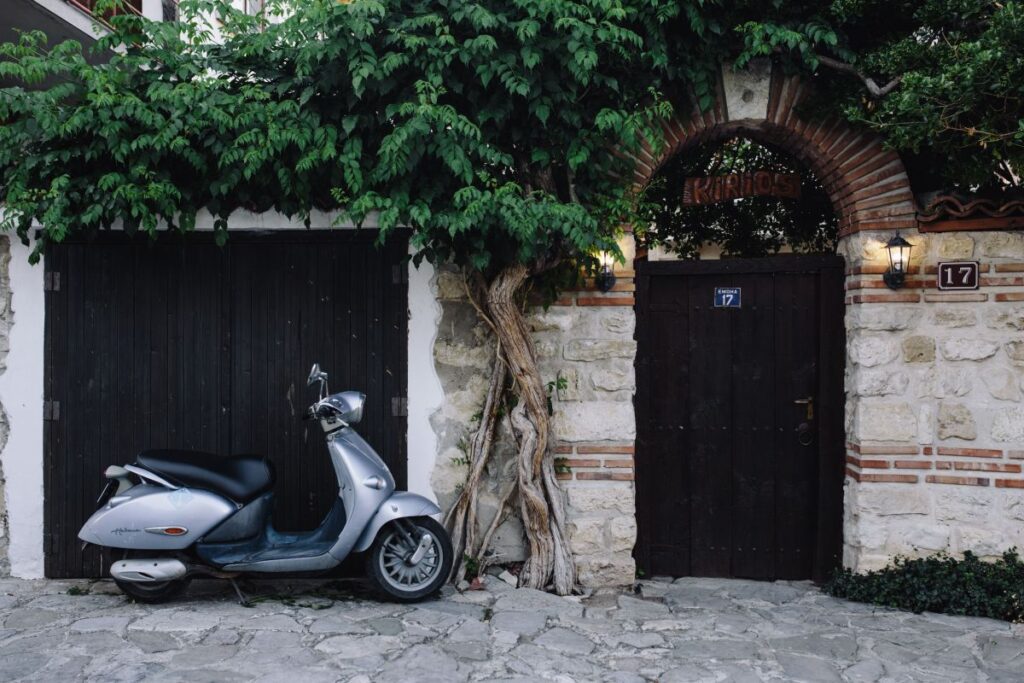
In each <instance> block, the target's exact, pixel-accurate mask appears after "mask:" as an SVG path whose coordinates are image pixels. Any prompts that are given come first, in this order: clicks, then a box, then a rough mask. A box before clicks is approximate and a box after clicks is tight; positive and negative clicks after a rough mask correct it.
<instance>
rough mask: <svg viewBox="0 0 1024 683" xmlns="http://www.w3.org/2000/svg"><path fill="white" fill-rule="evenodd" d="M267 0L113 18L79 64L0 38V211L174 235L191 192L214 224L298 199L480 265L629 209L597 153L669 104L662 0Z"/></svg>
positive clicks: (581, 244)
mask: <svg viewBox="0 0 1024 683" xmlns="http://www.w3.org/2000/svg"><path fill="white" fill-rule="evenodd" d="M278 4H280V5H281V6H282V7H286V9H287V12H286V14H287V16H286V18H284V19H283V20H282V21H281V22H280V23H276V22H270V23H268V24H266V25H263V24H262V23H261V22H259V21H255V20H253V18H252V17H247V16H245V15H244V14H241V13H239V12H238V11H236V10H234V9H233V8H232V7H230V4H229V3H227V2H223V1H221V0H185V1H184V2H182V4H181V10H182V13H183V15H184V18H185V19H186V21H185V22H183V23H180V24H165V23H151V22H146V21H142V20H138V19H132V21H131V22H126V23H124V24H123V25H122V24H119V23H118V22H115V29H116V31H122V30H123V31H124V32H123V33H117V32H116V31H115V34H114V35H112V36H111V37H109V38H107V39H104V41H103V43H102V46H103V47H105V48H109V47H111V46H114V45H117V44H118V41H122V40H125V38H126V37H127V36H131V41H129V42H128V44H131V45H132V48H131V49H129V50H127V51H124V52H111V53H108V55H107V56H108V57H109V59H108V61H107V62H106V63H104V64H102V65H98V66H97V65H93V64H90V63H89V61H87V60H86V59H85V57H84V56H83V54H82V52H81V47H80V46H78V45H75V44H71V43H65V44H61V45H59V46H56V47H53V48H47V47H46V46H45V45H44V39H43V37H42V36H40V35H35V34H32V35H27V36H24V37H22V39H21V41H20V42H19V43H17V44H13V45H6V46H3V47H0V55H2V60H0V73H2V74H3V76H4V77H5V79H7V80H8V81H11V82H14V83H17V84H20V85H21V86H22V87H14V88H8V89H6V90H4V91H2V96H0V118H2V120H4V122H5V124H4V125H3V126H2V127H0V187H2V191H3V201H4V203H5V204H6V206H7V209H8V212H7V214H6V216H7V221H6V225H7V226H8V227H10V228H14V229H17V230H18V231H19V233H20V234H21V235H22V236H26V234H27V231H28V229H29V227H30V226H31V225H32V221H33V220H40V221H41V222H42V223H43V225H44V229H45V233H44V236H45V238H46V239H53V240H60V239H64V238H65V237H66V236H67V235H68V234H69V233H70V232H71V231H75V230H81V231H93V230H99V229H104V228H109V227H112V226H115V225H119V224H122V223H123V222H124V223H127V224H130V225H138V226H139V228H140V229H142V230H146V231H150V232H152V231H155V230H156V229H157V227H158V226H159V225H162V224H166V225H171V226H175V227H176V228H177V229H182V230H187V229H190V228H191V227H192V226H193V225H194V217H195V215H196V214H197V213H198V212H199V211H200V210H203V209H208V210H210V211H211V212H212V213H213V214H214V215H215V216H216V217H217V218H216V231H217V239H218V240H223V239H226V238H227V236H228V227H229V225H230V223H229V221H228V217H229V216H230V215H231V213H232V212H233V211H235V210H237V209H247V210H252V211H266V210H272V209H273V210H277V211H281V212H283V213H285V214H288V215H299V216H306V215H308V214H309V212H310V211H311V210H313V209H315V208H316V209H336V210H340V211H341V212H342V213H344V214H346V215H347V216H349V217H351V218H352V219H353V220H356V221H358V222H362V221H367V222H371V221H372V222H374V223H375V224H376V225H377V226H378V227H379V228H380V230H381V231H382V232H385V233H386V232H387V231H389V230H392V229H394V228H396V227H398V226H411V227H412V228H413V229H414V230H415V231H416V232H415V235H414V239H413V242H414V243H415V244H417V245H419V246H420V247H421V249H422V255H423V256H424V257H426V258H429V259H432V260H445V259H454V260H456V261H457V262H459V263H462V264H465V265H470V266H472V267H475V268H479V269H488V268H496V267H500V266H502V265H504V264H507V263H510V262H514V261H521V262H527V263H532V262H533V261H535V260H538V259H544V260H550V259H551V257H552V255H554V256H556V257H561V258H569V259H572V258H576V257H581V258H586V257H587V254H588V252H590V251H592V250H593V249H595V248H612V249H614V241H613V237H614V234H615V233H616V231H617V230H619V228H620V225H622V223H623V222H629V221H631V220H633V218H634V217H635V214H634V213H633V212H632V209H631V208H630V207H632V202H631V201H630V200H629V197H628V195H627V192H628V188H627V187H624V186H623V184H622V183H621V181H620V180H619V178H621V177H623V176H625V175H626V174H627V173H628V172H629V170H630V169H629V165H630V162H629V161H628V159H627V158H626V155H621V154H618V155H617V154H615V153H613V151H614V150H615V148H616V147H619V148H621V149H622V150H623V151H626V152H628V151H630V149H631V148H633V147H637V146H639V145H640V144H641V141H642V140H643V139H644V138H645V136H646V134H645V132H644V131H645V129H646V128H651V127H652V125H653V118H652V117H656V116H659V115H665V114H666V113H667V112H669V111H670V107H668V106H667V104H666V103H665V102H664V101H663V99H662V98H660V96H659V95H657V93H658V92H659V90H660V88H659V87H658V85H659V83H660V81H661V79H663V78H664V77H665V75H666V74H667V71H666V68H665V65H666V64H667V63H668V57H667V55H668V47H667V42H666V37H665V35H663V27H664V26H665V22H666V21H668V20H669V19H670V18H671V17H672V16H674V15H675V13H676V9H675V2H674V0H644V1H643V2H638V1H636V0H584V1H573V0H531V1H530V2H508V1H507V0H503V1H499V0H483V1H471V0H447V1H446V2H445V3H444V4H443V5H439V4H438V3H437V2H436V1H432V0H355V1H354V2H352V3H350V4H348V5H342V4H339V3H337V2H334V0H314V1H312V2H302V3H286V2H285V3H278ZM210 18H216V19H217V21H218V22H219V24H220V32H221V36H222V39H223V42H222V44H215V43H213V42H211V40H210V37H211V36H212V35H213V33H214V29H213V26H212V25H211V24H210V23H208V22H209V20H210ZM44 82H45V83H54V85H44V86H43V87H37V88H33V89H27V88H26V87H24V86H30V85H37V84H39V83H44ZM652 93H653V95H652Z"/></svg>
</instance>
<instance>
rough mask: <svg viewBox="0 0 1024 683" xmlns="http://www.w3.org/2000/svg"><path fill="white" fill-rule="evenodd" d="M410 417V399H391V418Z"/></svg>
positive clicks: (400, 397)
mask: <svg viewBox="0 0 1024 683" xmlns="http://www.w3.org/2000/svg"><path fill="white" fill-rule="evenodd" d="M408 415H409V399H407V398H406V397H405V396H392V397H391V416H392V417H406V416H408Z"/></svg>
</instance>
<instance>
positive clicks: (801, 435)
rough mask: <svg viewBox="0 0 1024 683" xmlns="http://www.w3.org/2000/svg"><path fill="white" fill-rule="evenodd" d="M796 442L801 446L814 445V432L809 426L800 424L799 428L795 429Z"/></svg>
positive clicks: (804, 423) (803, 423)
mask: <svg viewBox="0 0 1024 683" xmlns="http://www.w3.org/2000/svg"><path fill="white" fill-rule="evenodd" d="M796 440H797V442H798V443H799V444H800V445H801V446H810V445H811V444H812V443H814V430H813V429H812V428H811V425H810V424H808V423H806V422H801V423H800V426H799V427H797V428H796Z"/></svg>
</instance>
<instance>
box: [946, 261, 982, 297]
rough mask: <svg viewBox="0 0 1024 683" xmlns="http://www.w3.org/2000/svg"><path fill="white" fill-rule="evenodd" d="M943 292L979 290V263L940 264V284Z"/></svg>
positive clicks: (954, 262) (952, 262) (957, 262)
mask: <svg viewBox="0 0 1024 683" xmlns="http://www.w3.org/2000/svg"><path fill="white" fill-rule="evenodd" d="M936 284H937V285H938V287H939V289H942V290H951V289H952V290H957V289H960V290H964V289H968V290H970V289H977V288H978V285H979V284H980V282H979V280H978V262H977V261H946V262H944V263H940V264H939V268H938V282H937V283H936Z"/></svg>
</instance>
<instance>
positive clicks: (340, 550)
mask: <svg viewBox="0 0 1024 683" xmlns="http://www.w3.org/2000/svg"><path fill="white" fill-rule="evenodd" d="M327 449H328V451H329V452H330V455H331V463H332V465H333V466H334V473H335V476H336V477H337V479H338V495H339V497H340V498H341V501H342V504H343V505H344V507H345V526H344V527H343V528H342V529H341V531H340V533H338V535H337V538H336V540H335V541H334V543H333V544H332V545H331V546H330V548H329V549H328V550H327V552H326V553H324V554H315V555H310V554H308V553H307V552H305V551H306V550H307V549H306V548H305V547H304V546H305V544H304V543H303V542H302V541H299V542H297V543H295V545H294V546H293V550H294V553H291V552H290V551H289V548H288V546H287V545H280V544H268V547H267V548H266V549H264V550H260V551H258V552H255V553H253V554H251V555H249V556H248V557H246V558H245V559H244V560H241V561H238V562H232V563H230V564H226V565H224V566H223V567H222V568H223V569H224V570H225V571H239V572H243V571H244V572H261V573H274V572H307V571H322V570H325V569H331V568H332V567H334V566H336V565H338V564H339V563H341V561H342V560H344V559H345V558H346V557H348V555H349V553H351V552H352V550H353V548H354V547H355V546H356V544H357V542H358V541H359V540H360V539H361V538H362V535H363V534H364V532H365V529H366V528H367V526H368V525H369V524H371V520H373V519H374V516H375V515H376V514H377V512H378V510H380V508H381V506H382V505H383V504H384V502H385V501H387V500H388V499H389V498H391V497H392V494H393V493H394V491H395V480H394V478H393V477H392V476H391V473H390V472H389V471H388V468H387V465H385V464H384V461H383V460H381V459H380V456H378V455H377V453H376V452H374V450H373V448H371V447H370V445H369V444H368V443H366V441H365V440H364V439H363V437H361V436H360V435H359V433H358V432H356V431H355V430H354V429H352V428H351V427H342V428H340V429H337V430H335V431H333V432H331V433H330V434H328V437H327ZM375 535H376V532H374V536H375ZM372 540H373V539H372V538H371V542H372Z"/></svg>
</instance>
